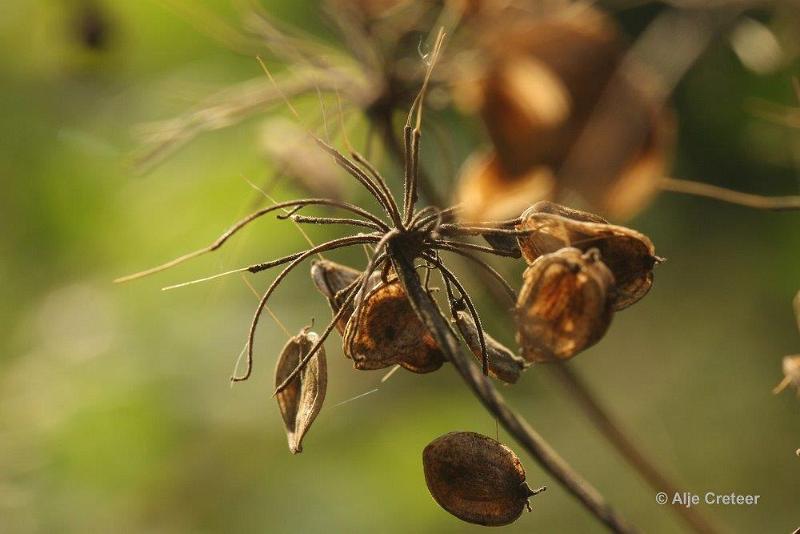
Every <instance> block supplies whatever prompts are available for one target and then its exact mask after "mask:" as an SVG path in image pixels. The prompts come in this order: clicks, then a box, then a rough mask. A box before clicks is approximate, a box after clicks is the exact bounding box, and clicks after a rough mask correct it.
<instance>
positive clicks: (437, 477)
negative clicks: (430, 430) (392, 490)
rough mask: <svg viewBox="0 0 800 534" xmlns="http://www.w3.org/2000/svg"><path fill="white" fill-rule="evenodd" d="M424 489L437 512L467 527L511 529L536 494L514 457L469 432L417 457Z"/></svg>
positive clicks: (435, 442) (437, 442)
mask: <svg viewBox="0 0 800 534" xmlns="http://www.w3.org/2000/svg"><path fill="white" fill-rule="evenodd" d="M422 465H423V469H424V471H425V483H426V484H427V485H428V490H429V491H430V492H431V495H432V496H433V498H434V500H436V502H437V503H439V506H441V507H442V508H444V509H445V510H447V511H448V512H450V513H451V514H453V515H454V516H456V517H458V518H459V519H461V520H463V521H467V522H469V523H476V524H478V525H486V526H501V525H508V524H509V523H513V522H514V521H516V520H517V518H519V516H520V515H521V514H522V510H524V509H525V508H526V507H529V504H528V499H529V497H530V496H531V495H534V494H535V493H538V491H537V492H534V491H531V489H530V488H529V487H528V484H527V483H526V482H525V469H524V468H523V467H522V464H521V463H520V461H519V458H518V457H517V455H516V454H514V452H513V451H512V450H511V449H509V448H508V447H506V446H505V445H503V444H502V443H500V442H498V441H495V440H493V439H492V438H489V437H486V436H483V435H481V434H476V433H474V432H450V433H449V434H445V435H444V436H441V437H439V438H437V439H435V440H433V441H432V442H431V443H430V444H429V445H428V446H427V447H425V450H424V451H422Z"/></svg>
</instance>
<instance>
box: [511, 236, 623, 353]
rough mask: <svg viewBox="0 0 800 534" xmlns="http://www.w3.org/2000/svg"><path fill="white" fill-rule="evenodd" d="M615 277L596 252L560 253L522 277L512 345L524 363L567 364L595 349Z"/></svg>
mask: <svg viewBox="0 0 800 534" xmlns="http://www.w3.org/2000/svg"><path fill="white" fill-rule="evenodd" d="M613 286H614V275H612V274H611V271H609V269H608V268H607V267H606V266H605V265H604V264H603V262H602V261H601V260H600V256H599V254H598V253H597V251H596V250H594V249H593V250H590V251H589V252H587V253H583V252H582V251H580V250H578V249H576V248H564V249H561V250H559V251H557V252H553V253H551V254H545V255H543V256H540V257H539V258H538V259H537V260H536V261H534V262H533V264H532V265H531V266H530V267H528V268H527V269H526V270H525V273H524V274H523V285H522V290H521V291H520V294H519V297H518V299H517V307H516V312H515V315H516V319H517V342H518V343H519V345H520V347H521V348H522V357H523V358H525V359H526V360H527V361H529V362H551V361H556V360H566V359H569V358H572V357H573V356H575V355H576V354H578V353H579V352H581V351H582V350H584V349H586V348H588V347H590V346H592V345H593V344H595V343H597V342H598V341H599V340H600V338H602V337H603V335H604V334H605V333H606V330H608V326H609V324H610V323H611V318H612V317H613V315H614V308H613V300H612V299H611V295H610V293H611V291H612V290H613Z"/></svg>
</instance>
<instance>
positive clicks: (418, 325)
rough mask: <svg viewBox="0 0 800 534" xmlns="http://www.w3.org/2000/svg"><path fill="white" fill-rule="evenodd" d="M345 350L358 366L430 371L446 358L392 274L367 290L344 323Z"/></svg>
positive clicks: (437, 367)
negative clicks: (396, 366)
mask: <svg viewBox="0 0 800 534" xmlns="http://www.w3.org/2000/svg"><path fill="white" fill-rule="evenodd" d="M356 300H358V297H356ZM344 352H345V354H346V355H347V357H348V358H351V359H352V360H353V362H354V365H355V368H356V369H361V370H368V369H383V368H385V367H390V366H392V365H395V364H400V365H401V366H403V367H404V368H406V369H408V370H409V371H412V372H414V373H430V372H432V371H436V370H437V369H439V368H440V367H441V366H442V364H443V363H444V361H445V359H444V355H443V354H442V351H441V350H440V349H439V346H438V345H437V344H436V341H435V340H434V339H433V336H432V335H431V333H430V332H429V331H428V329H427V328H426V327H425V325H424V324H422V321H420V320H419V318H418V317H417V314H416V313H415V312H414V310H413V308H412V307H411V304H409V302H408V297H407V296H406V293H405V291H404V290H403V287H402V286H401V285H400V282H399V281H398V280H397V278H394V277H393V278H390V279H389V281H388V282H387V283H383V282H381V283H379V284H378V285H377V286H376V287H374V288H372V289H371V290H370V291H369V292H367V293H366V295H365V297H364V300H363V302H362V303H361V304H359V305H358V307H357V308H356V312H355V313H354V314H353V315H352V316H351V317H350V321H348V323H347V328H346V329H345V333H344Z"/></svg>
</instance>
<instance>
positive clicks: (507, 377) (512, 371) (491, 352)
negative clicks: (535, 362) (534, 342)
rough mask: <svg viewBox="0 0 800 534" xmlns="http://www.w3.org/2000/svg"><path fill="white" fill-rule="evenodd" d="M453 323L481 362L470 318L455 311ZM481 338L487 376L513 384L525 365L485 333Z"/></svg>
mask: <svg viewBox="0 0 800 534" xmlns="http://www.w3.org/2000/svg"><path fill="white" fill-rule="evenodd" d="M454 322H455V323H456V326H457V327H458V331H459V332H461V336H462V337H463V338H464V341H465V342H466V343H467V346H468V347H469V349H470V350H471V351H472V353H473V354H474V355H475V357H476V358H478V360H481V361H483V353H482V352H481V343H480V339H479V337H478V327H477V325H476V324H475V321H474V320H473V319H472V316H471V315H470V314H469V313H467V312H466V311H457V312H456V313H455V320H454ZM483 337H484V341H485V342H486V352H487V354H488V356H489V376H491V377H493V378H497V379H498V380H502V381H503V382H506V383H508V384H514V383H515V382H516V381H517V380H518V379H519V376H520V375H521V374H522V371H524V370H525V367H526V366H527V363H526V362H525V360H523V359H522V358H520V357H519V356H517V355H516V354H514V353H513V352H511V350H510V349H508V348H507V347H506V346H505V345H503V344H502V343H500V342H499V341H497V340H496V339H494V338H493V337H492V336H490V335H489V334H487V333H486V332H484V333H483Z"/></svg>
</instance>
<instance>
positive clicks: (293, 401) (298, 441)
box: [275, 328, 328, 454]
mask: <svg viewBox="0 0 800 534" xmlns="http://www.w3.org/2000/svg"><path fill="white" fill-rule="evenodd" d="M318 339H319V336H318V335H317V334H316V333H314V332H309V331H308V328H304V329H303V330H302V331H300V333H299V334H297V335H296V336H294V337H293V338H291V339H290V340H289V341H288V342H287V343H286V345H284V347H283V350H282V351H281V355H280V357H279V358H278V363H277V364H276V366H275V386H276V387H277V386H278V385H280V384H282V383H283V381H284V380H286V378H287V377H288V376H289V374H290V373H291V372H292V371H294V370H295V368H296V367H297V365H298V364H299V363H300V361H301V360H302V359H303V357H304V356H305V355H306V354H308V352H309V350H311V347H312V346H313V345H314V343H315V342H316V341H317V340H318ZM327 388H328V368H327V362H326V360H325V347H324V346H322V347H320V348H319V350H318V351H317V353H316V354H314V356H313V357H312V358H311V359H310V360H309V361H308V363H307V364H306V366H305V367H304V368H303V370H302V371H300V372H299V373H298V374H297V376H296V377H295V378H293V379H292V381H291V382H289V384H288V385H287V386H286V388H284V389H283V390H282V391H280V392H279V393H277V394H276V395H275V398H276V399H277V401H278V409H279V410H280V412H281V416H282V417H283V423H284V425H285V426H286V437H287V439H288V440H289V450H290V451H292V454H297V453H299V452H302V451H303V443H302V442H303V436H305V435H306V432H308V429H309V428H310V427H311V423H313V422H314V419H315V418H316V417H317V414H318V413H319V411H320V410H321V409H322V402H323V401H324V400H325V392H326V390H327Z"/></svg>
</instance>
